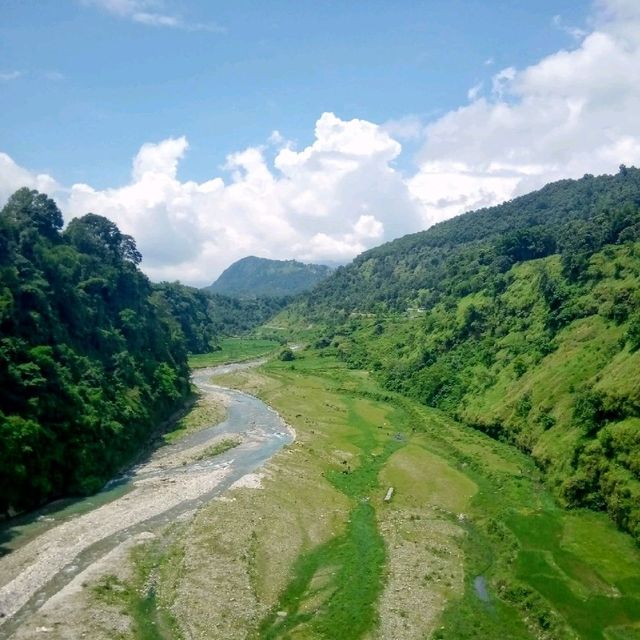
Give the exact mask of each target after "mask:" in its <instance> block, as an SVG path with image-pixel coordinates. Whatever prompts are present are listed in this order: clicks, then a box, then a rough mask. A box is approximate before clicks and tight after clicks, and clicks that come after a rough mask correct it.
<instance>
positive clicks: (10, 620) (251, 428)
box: [0, 360, 293, 639]
mask: <svg viewBox="0 0 640 640" xmlns="http://www.w3.org/2000/svg"><path fill="white" fill-rule="evenodd" d="M262 362H264V360H255V361H250V362H242V363H236V364H229V365H221V366H218V367H210V368H205V369H198V370H196V371H194V373H193V376H192V380H193V382H194V384H195V385H196V386H197V387H198V389H199V390H200V392H201V393H203V394H208V395H212V396H214V397H215V398H217V399H219V400H220V401H222V402H223V403H224V404H225V405H226V410H227V416H226V419H225V420H224V421H223V422H221V423H219V424H216V425H211V426H210V427H207V428H205V429H203V430H200V431H198V432H196V433H193V434H190V435H188V436H185V437H184V438H182V439H181V440H180V441H178V442H176V443H174V444H171V445H163V446H161V447H159V448H158V449H156V450H154V451H153V452H152V453H151V455H150V456H149V458H148V460H146V461H145V462H143V463H141V464H138V465H137V466H135V467H133V468H132V469H130V470H129V471H128V472H127V473H126V474H125V475H123V476H121V477H119V478H116V479H115V480H112V481H111V482H110V483H109V484H108V485H107V487H105V489H104V490H103V491H102V492H100V493H98V494H96V495H94V496H90V497H88V498H84V499H81V500H75V501H65V502H62V501H59V502H58V503H54V504H52V505H49V506H48V507H45V508H44V509H41V510H39V511H37V512H35V513H32V514H29V515H27V516H23V517H21V518H18V519H16V520H14V521H12V522H10V523H8V524H7V525H6V526H5V527H4V528H3V529H2V530H0V552H2V553H4V555H2V556H0V639H5V638H10V637H11V635H12V634H13V633H14V632H15V631H16V630H17V629H18V628H19V627H20V626H21V625H22V624H23V623H25V622H26V621H27V620H28V619H29V618H30V617H31V616H32V615H33V614H34V613H35V612H36V611H38V610H39V609H40V608H41V607H42V606H43V605H44V604H45V603H46V602H47V601H48V600H49V599H50V598H51V597H53V596H54V595H55V594H57V593H58V592H60V591H61V590H62V589H63V588H64V587H65V586H66V585H68V584H69V583H70V582H71V581H72V580H73V579H74V578H75V577H76V576H78V575H79V574H80V573H82V572H84V571H85V570H86V569H87V568H89V567H90V566H91V565H93V564H94V563H96V562H98V561H99V560H100V559H102V558H103V557H104V556H105V555H106V554H108V553H109V552H110V551H112V550H113V549H115V547H117V546H118V545H120V544H122V543H123V542H125V541H127V540H128V539H130V538H131V537H132V536H136V535H138V534H140V533H142V532H155V531H158V530H159V529H161V528H162V527H164V526H166V525H167V524H169V523H171V522H173V521H175V520H177V519H179V518H184V517H188V516H189V514H190V513H192V512H193V511H195V510H196V509H197V508H198V507H200V506H201V505H203V504H205V503H207V502H208V501H210V500H211V499H212V498H214V497H216V496H218V495H220V494H221V493H223V492H224V491H226V490H227V489H229V488H230V487H231V486H232V485H233V484H234V483H236V482H238V481H239V480H240V479H241V478H243V477H244V476H246V475H247V474H249V473H251V472H254V471H255V470H256V469H258V468H259V467H260V466H262V465H263V464H264V463H265V462H266V461H267V460H268V459H269V458H271V457H272V456H273V455H274V454H275V453H276V452H277V451H279V450H280V449H281V448H282V447H283V446H284V445H286V444H289V443H291V442H292V441H293V432H292V430H291V429H290V428H289V427H288V426H287V425H286V424H285V422H284V421H283V420H282V418H281V417H280V416H279V415H278V414H277V413H276V412H275V411H274V410H273V409H271V408H270V407H268V406H267V405H266V404H264V403H263V402H262V401H260V400H258V399H257V398H255V397H253V396H251V395H249V394H246V393H242V392H240V391H235V390H233V389H227V388H225V387H220V386H218V385H215V384H212V383H211V382H210V378H211V377H212V376H215V375H221V374H224V373H230V372H233V371H239V370H244V369H248V368H250V367H255V366H257V365H259V364H261V363H262ZM228 437H233V438H240V440H241V444H239V445H238V446H236V447H234V448H233V449H230V450H228V451H226V452H225V453H222V454H220V455H217V456H215V457H213V458H210V459H202V456H201V455H198V453H200V454H201V453H202V451H203V450H204V449H206V448H207V447H208V446H209V445H210V443H214V442H216V441H219V440H220V439H221V438H228Z"/></svg>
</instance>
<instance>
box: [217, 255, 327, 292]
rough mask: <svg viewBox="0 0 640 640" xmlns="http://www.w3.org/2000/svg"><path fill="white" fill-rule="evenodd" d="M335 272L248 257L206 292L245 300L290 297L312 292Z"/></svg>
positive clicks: (294, 261) (290, 262) (320, 266)
mask: <svg viewBox="0 0 640 640" xmlns="http://www.w3.org/2000/svg"><path fill="white" fill-rule="evenodd" d="M331 271H332V270H331V267H327V266H324V265H320V264H303V263H302V262H297V261H296V260H269V259H268V258H257V257H255V256H248V257H247V258H242V259H241V260H238V261H237V262H234V263H233V264H232V265H231V266H230V267H228V268H227V269H225V271H224V272H223V273H222V274H221V275H220V277H219V278H218V279H217V280H216V281H215V282H214V283H213V284H212V285H210V286H209V287H207V288H206V290H207V291H210V292H213V293H222V294H225V295H229V296H237V297H241V298H255V297H257V296H289V295H295V294H297V293H300V292H302V291H306V290H308V289H311V288H312V287H313V286H314V285H316V284H318V282H320V281H322V280H324V279H325V278H326V277H327V276H328V275H329V274H330V273H331Z"/></svg>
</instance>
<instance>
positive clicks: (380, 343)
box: [297, 168, 640, 542]
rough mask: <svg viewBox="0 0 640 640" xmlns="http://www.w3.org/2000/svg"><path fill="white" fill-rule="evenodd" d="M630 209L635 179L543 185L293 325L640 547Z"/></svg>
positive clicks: (331, 298)
mask: <svg viewBox="0 0 640 640" xmlns="http://www.w3.org/2000/svg"><path fill="white" fill-rule="evenodd" d="M639 203H640V171H638V170H637V169H626V168H621V171H620V173H618V174H617V175H615V176H603V177H598V178H594V177H591V176H586V177H585V178H583V179H581V180H577V181H563V182H559V183H555V184H551V185H549V186H547V187H545V188H544V189H542V190H540V191H538V192H536V193H533V194H530V195H528V196H525V197H523V198H518V199H516V200H514V201H512V202H510V203H507V204H505V205H502V206H500V207H494V208H492V209H485V210H482V211H479V212H475V213H469V214H465V215H463V216H460V217H459V218H457V219H455V220H451V221H449V222H445V223H442V224H441V225H438V226H437V227H434V228H433V229H430V230H428V231H426V232H424V233H420V234H415V235H412V236H408V237H405V238H401V239H400V240H397V241H396V242H392V243H389V244H387V245H384V246H383V247H379V248H378V249H373V250H371V251H368V252H367V253H365V254H363V255H362V256H360V257H359V258H357V259H356V260H355V261H354V263H353V264H352V265H350V266H348V267H345V268H343V269H339V270H338V271H337V272H336V273H335V274H334V275H333V276H331V277H330V278H329V279H328V280H327V281H326V282H324V283H322V284H320V285H319V286H318V287H316V289H315V290H314V291H313V293H312V294H311V295H309V296H308V297H307V300H306V302H305V303H304V304H299V306H298V307H297V311H298V312H299V313H302V314H303V315H304V314H306V315H307V320H306V322H308V319H313V320H314V323H315V326H316V327H318V328H319V329H318V330H319V331H321V333H320V335H319V336H318V338H317V339H316V341H315V347H316V348H319V349H322V350H325V351H328V352H332V353H335V354H337V355H338V356H339V357H340V358H342V359H344V360H345V361H346V362H348V363H349V364H350V365H351V366H353V367H358V368H367V369H369V370H370V371H371V372H372V374H373V375H374V376H376V377H377V378H378V380H380V381H381V382H382V384H383V385H384V386H385V387H386V388H388V389H389V390H392V391H396V392H400V393H402V394H405V395H408V396H411V397H413V398H416V399H418V400H419V401H421V402H423V403H425V404H427V405H429V406H432V407H436V408H439V409H442V410H443V411H445V412H447V413H448V414H450V415H452V416H454V417H455V418H457V419H459V420H461V421H463V422H465V423H466V424H468V425H471V426H474V427H476V428H478V429H481V430H483V431H485V432H486V433H488V434H490V435H491V436H493V437H496V438H500V439H503V440H507V441H509V442H511V443H513V444H514V445H516V446H517V447H519V448H520V449H522V450H523V451H526V452H528V453H530V454H531V455H532V456H533V457H534V459H535V460H536V461H537V463H538V464H539V466H540V467H541V468H542V469H543V470H544V471H545V474H546V477H547V481H548V483H549V485H550V486H551V487H552V488H553V490H554V491H555V493H556V495H557V496H558V498H559V499H560V500H561V501H562V502H563V503H565V504H567V505H570V506H586V507H590V508H594V509H605V510H606V511H607V512H608V513H609V514H610V516H611V517H612V518H613V519H614V520H615V521H616V523H617V524H618V525H619V526H620V527H621V528H623V529H624V530H626V531H629V532H630V533H631V534H632V535H633V536H634V537H635V538H636V540H637V541H639V542H640V376H639V375H638V371H640V209H639V207H638V205H639ZM339 309H342V312H339V311H337V310H339ZM320 328H322V329H320Z"/></svg>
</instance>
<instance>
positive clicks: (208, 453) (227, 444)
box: [195, 438, 242, 460]
mask: <svg viewBox="0 0 640 640" xmlns="http://www.w3.org/2000/svg"><path fill="white" fill-rule="evenodd" d="M241 442H242V441H241V440H240V439H239V438H225V439H224V440H220V442H216V443H215V444H212V445H211V446H210V447H207V448H206V449H205V450H204V451H203V452H202V453H200V454H198V456H197V457H196V458H195V459H196V460H207V459H208V458H213V457H214V456H219V455H220V454H221V453H225V452H226V451H229V450H231V449H233V448H234V447H237V446H238V445H239V444H240V443H241Z"/></svg>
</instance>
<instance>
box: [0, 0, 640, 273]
mask: <svg viewBox="0 0 640 640" xmlns="http://www.w3.org/2000/svg"><path fill="white" fill-rule="evenodd" d="M101 2H102V3H103V4H105V5H106V4H109V5H110V6H111V7H112V8H113V11H129V10H130V7H131V6H135V7H136V8H137V9H136V10H140V11H143V10H144V11H154V10H155V11H160V9H159V7H161V5H160V4H158V3H156V2H151V0H101ZM123 7H124V8H123ZM127 7H128V8H127ZM590 28H591V32H590V33H588V34H586V35H584V37H582V36H578V34H576V37H579V41H576V42H574V43H573V47H572V48H568V49H566V50H561V51H558V52H556V53H554V54H552V55H549V56H547V57H545V58H543V59H542V60H540V61H539V62H537V63H536V64H533V65H531V66H529V67H527V68H524V69H517V68H515V67H512V66H507V67H505V68H503V69H502V70H499V71H497V72H496V73H494V74H493V77H489V78H486V79H484V83H483V84H481V85H478V86H477V87H474V88H472V89H471V90H470V92H469V95H468V100H469V102H468V103H466V104H465V105H464V106H461V107H460V108H459V109H456V110H453V111H450V112H449V113H446V114H444V115H442V116H439V117H435V116H432V118H435V119H432V120H431V121H430V122H427V123H425V122H424V121H423V120H422V119H420V118H416V117H411V116H409V117H407V118H404V119H399V120H395V121H390V122H387V123H385V124H383V125H378V124H375V123H372V122H368V121H365V120H360V119H354V120H349V121H346V120H342V119H340V118H339V117H337V116H336V115H334V114H333V113H324V114H322V115H321V117H320V118H319V119H318V121H317V122H316V125H315V136H314V140H313V142H312V143H311V144H309V145H308V146H306V147H304V148H302V149H297V148H296V146H295V144H294V143H293V142H292V141H291V140H287V139H286V137H285V136H284V135H283V134H282V133H280V132H274V133H273V134H272V135H271V136H270V137H269V139H268V140H267V141H266V142H265V144H264V145H263V146H254V147H249V148H247V149H244V150H240V151H238V152H236V153H232V154H230V155H229V156H228V158H227V161H226V165H225V167H224V169H225V173H223V174H222V175H220V176H212V177H211V179H210V180H207V181H204V182H199V183H198V182H193V181H189V180H183V179H181V178H180V177H179V175H178V168H179V164H180V161H181V160H182V158H183V157H184V156H185V154H187V153H188V146H189V145H188V141H187V139H186V138H185V137H178V138H169V139H166V140H163V141H161V142H159V143H153V144H151V143H147V144H144V145H143V146H142V147H141V148H140V150H139V152H138V153H137V155H136V156H135V158H134V159H133V163H132V170H131V178H130V180H129V181H128V183H127V184H125V185H121V186H117V187H114V188H110V189H101V190H100V189H95V188H93V187H91V186H90V185H86V184H76V185H73V186H71V187H69V188H65V189H62V188H61V187H60V185H58V184H57V183H56V182H55V181H54V180H53V178H51V177H50V176H48V175H34V174H32V173H30V172H29V171H27V170H26V169H23V168H21V167H19V166H18V165H17V164H16V163H15V162H14V161H13V160H12V159H11V158H10V157H9V156H7V155H4V154H0V200H3V199H5V198H6V197H7V196H8V194H9V193H10V192H11V191H13V189H15V188H17V187H19V186H22V185H27V186H32V187H35V188H38V189H40V190H43V191H46V192H49V193H53V194H54V195H58V198H59V201H60V203H61V206H62V208H63V211H64V213H65V217H66V219H67V220H68V219H70V217H73V216H76V215H82V214H84V213H86V212H87V211H93V212H95V213H98V214H102V215H105V216H107V217H109V218H110V219H112V220H114V221H115V222H116V223H117V224H118V225H119V226H120V228H121V229H122V230H123V231H124V232H126V233H129V234H131V235H133V236H134V237H135V238H136V240H137V242H138V245H139V247H140V249H141V251H142V253H143V256H144V261H143V268H144V269H145V270H146V271H147V273H148V274H149V275H150V276H151V277H152V278H153V279H156V280H160V279H171V280H172V279H176V278H179V279H181V280H183V281H186V282H189V283H193V284H206V283H209V282H211V281H212V280H213V279H214V278H215V277H216V276H217V275H218V274H219V273H220V272H221V271H222V270H223V269H224V268H225V267H227V266H228V265H229V264H230V263H231V262H232V261H233V260H236V259H238V258H241V257H244V256H246V255H249V254H256V255H261V256H265V257H272V258H291V257H294V258H298V259H300V260H305V261H348V260H350V259H351V258H353V257H354V256H355V255H356V254H357V253H360V252H361V251H363V250H364V249H367V248H370V247H372V246H374V245H377V244H380V243H381V242H384V241H385V240H390V239H392V238H396V237H398V236H401V235H403V234H405V233H409V232H414V231H418V230H420V229H423V228H426V227H427V226H429V225H430V224H432V223H434V222H437V221H439V220H443V219H446V218H449V217H451V216H453V215H456V214H459V213H461V212H463V211H468V210H471V209H476V208H479V207H484V206H490V205H494V204H498V203H500V202H503V201H504V200H507V199H509V198H511V197H513V196H515V195H519V194H521V193H524V192H527V191H530V190H532V189H535V188H538V187H540V186H542V185H543V184H545V183H547V182H549V181H551V180H555V179H559V178H565V177H580V176H582V175H583V174H584V173H604V172H609V173H610V172H614V171H616V170H617V167H618V165H619V164H621V163H624V164H636V165H638V164H640V119H638V117H637V114H638V113H639V112H640V4H639V3H637V0H599V2H598V3H597V4H596V5H595V10H594V13H593V18H592V22H591V27H590ZM482 87H487V88H486V89H484V90H483V89H482ZM399 140H401V141H407V142H411V143H412V144H413V145H416V143H417V144H418V145H420V142H419V141H422V144H421V148H420V151H419V153H418V155H417V158H416V165H415V168H414V169H413V170H412V171H410V172H409V173H408V174H402V173H401V172H400V171H399V170H398V169H397V168H396V161H397V159H398V158H399V156H400V155H401V153H402V146H401V144H400V142H399ZM406 165H407V163H406V162H404V163H402V166H406Z"/></svg>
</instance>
